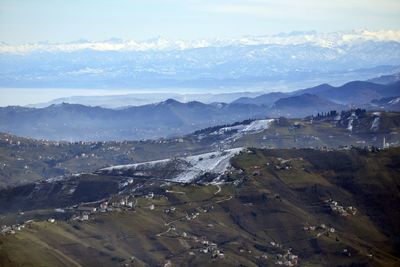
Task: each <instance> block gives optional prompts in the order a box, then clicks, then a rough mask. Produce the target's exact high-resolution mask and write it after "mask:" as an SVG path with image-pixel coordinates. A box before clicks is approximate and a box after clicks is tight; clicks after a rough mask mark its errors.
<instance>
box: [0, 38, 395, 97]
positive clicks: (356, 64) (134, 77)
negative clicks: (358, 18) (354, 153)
mask: <svg viewBox="0 0 400 267" xmlns="http://www.w3.org/2000/svg"><path fill="white" fill-rule="evenodd" d="M399 66H400V31H378V32H371V31H354V32H346V33H343V32H342V33H327V34H318V33H315V32H307V33H304V32H301V33H296V32H295V33H291V34H279V35H274V36H259V37H243V38H238V39H230V40H198V41H189V42H185V41H168V40H165V39H161V38H160V39H156V40H150V41H144V42H136V41H123V40H118V39H112V40H108V41H105V42H88V41H78V42H73V43H66V44H50V43H42V44H25V45H16V46H14V45H7V44H1V45H0V87H25V88H30V87H50V88H211V89H218V88H232V87H237V88H239V90H240V91H243V88H245V89H246V90H250V91H268V90H277V89H278V90H281V91H288V90H292V89H297V88H301V87H308V86H311V85H315V84H318V83H322V82H327V83H331V84H334V85H338V84H343V83H345V82H347V81H349V80H365V79H369V78H372V77H376V76H379V75H385V74H391V73H394V72H397V71H398V70H399ZM253 87H257V88H256V89H255V88H253ZM249 88H250V89H249ZM216 92H221V91H218V90H216Z"/></svg>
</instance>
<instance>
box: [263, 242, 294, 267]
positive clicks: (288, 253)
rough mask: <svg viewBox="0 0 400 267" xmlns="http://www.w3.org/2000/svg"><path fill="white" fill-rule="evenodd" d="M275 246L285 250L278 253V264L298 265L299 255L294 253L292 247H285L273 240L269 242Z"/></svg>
mask: <svg viewBox="0 0 400 267" xmlns="http://www.w3.org/2000/svg"><path fill="white" fill-rule="evenodd" d="M269 244H270V245H271V246H272V247H273V248H278V249H281V250H282V251H283V253H278V254H276V255H275V256H276V261H275V264H276V265H282V266H297V265H298V260H299V256H297V255H295V254H293V252H292V249H291V248H287V249H285V248H284V247H283V245H281V244H279V243H276V242H274V241H271V242H270V243H269ZM264 258H266V257H264Z"/></svg>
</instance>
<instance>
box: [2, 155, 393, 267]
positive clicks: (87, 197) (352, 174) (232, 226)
mask: <svg viewBox="0 0 400 267" xmlns="http://www.w3.org/2000/svg"><path fill="white" fill-rule="evenodd" d="M398 155H399V151H398V149H397V148H392V149H385V150H382V151H370V150H367V149H351V150H335V151H320V150H313V149H274V150H261V149H250V150H243V151H242V152H241V153H240V154H238V155H237V156H235V157H233V158H232V159H231V168H230V169H228V171H226V172H224V173H223V174H222V173H221V175H222V176H221V177H220V178H219V180H218V181H219V183H215V182H211V183H210V181H215V178H216V176H212V175H211V176H210V175H209V174H208V173H207V172H205V173H203V177H205V178H207V177H208V178H207V179H206V180H203V181H199V182H197V183H190V184H187V183H184V184H182V183H176V182H173V180H170V181H166V180H165V179H159V178H157V176H153V175H151V176H149V177H145V176H131V177H129V175H130V174H129V173H130V171H132V169H131V168H132V167H134V166H131V165H130V166H129V165H128V166H126V167H123V168H122V166H120V167H117V168H115V167H113V170H118V171H120V173H117V172H114V173H109V172H108V171H107V172H104V171H103V172H96V173H93V174H82V175H80V176H74V177H71V178H69V179H62V180H54V181H48V182H46V183H39V184H33V185H25V186H21V187H16V188H14V189H7V190H2V191H0V199H1V200H2V201H0V204H2V205H1V208H0V210H2V211H3V213H2V216H3V217H2V221H3V224H5V226H3V228H2V232H3V233H4V234H3V235H0V264H1V265H2V266H7V267H8V266H22V265H23V266H38V265H47V266H121V265H122V266H160V265H161V266H162V265H165V264H167V265H173V266H174V265H179V266H237V265H240V264H241V265H245V266H280V265H281V266H282V265H283V266H305V265H307V266H337V267H339V266H378V267H379V266H397V265H398V264H399V262H400V255H399V252H398V246H399V240H398V239H397V238H396V237H397V236H398V235H399V231H400V230H399V229H400V227H399V221H400V218H399V216H400V214H399V204H398V203H400V202H399V187H398V185H399V180H398V179H399V176H398V172H399V169H398V168H399V166H400V158H399V157H398ZM205 157H210V158H211V155H210V154H208V155H207V156H206V155H201V156H199V157H197V160H196V162H194V161H193V162H192V164H201V161H202V160H201V158H205ZM192 160H193V159H192ZM203 160H204V159H203ZM146 166H147V167H146V168H148V169H142V171H145V170H147V171H152V172H153V173H154V174H156V173H157V172H158V168H159V167H160V166H159V165H152V164H147V165H146ZM171 166H172V165H171ZM179 166H182V165H179ZM169 169H170V170H173V168H171V167H169ZM109 170H111V169H109ZM134 171H136V172H137V171H139V169H137V166H136V167H135V169H134ZM171 175H172V176H171V177H174V174H171ZM4 199H7V201H8V203H10V204H11V205H5V202H4V201H3V200H4ZM64 205H65V206H64ZM5 210H7V213H5V212H4V211H5ZM16 252H18V253H16Z"/></svg>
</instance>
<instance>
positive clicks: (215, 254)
mask: <svg viewBox="0 0 400 267" xmlns="http://www.w3.org/2000/svg"><path fill="white" fill-rule="evenodd" d="M202 244H203V247H202V248H200V249H199V251H200V252H201V253H205V254H210V255H211V258H220V259H222V258H224V256H225V255H224V252H223V251H222V250H220V249H218V245H217V244H215V243H213V242H210V241H208V240H203V241H202Z"/></svg>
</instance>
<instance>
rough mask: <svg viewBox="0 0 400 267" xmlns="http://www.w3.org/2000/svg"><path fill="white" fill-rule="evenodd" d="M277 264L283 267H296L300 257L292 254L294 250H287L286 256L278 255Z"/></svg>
mask: <svg viewBox="0 0 400 267" xmlns="http://www.w3.org/2000/svg"><path fill="white" fill-rule="evenodd" d="M276 258H277V260H276V261H275V264H277V265H283V266H296V265H297V264H298V260H299V256H297V255H295V254H293V253H292V249H290V248H289V249H287V250H286V251H285V253H284V254H277V255H276Z"/></svg>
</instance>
